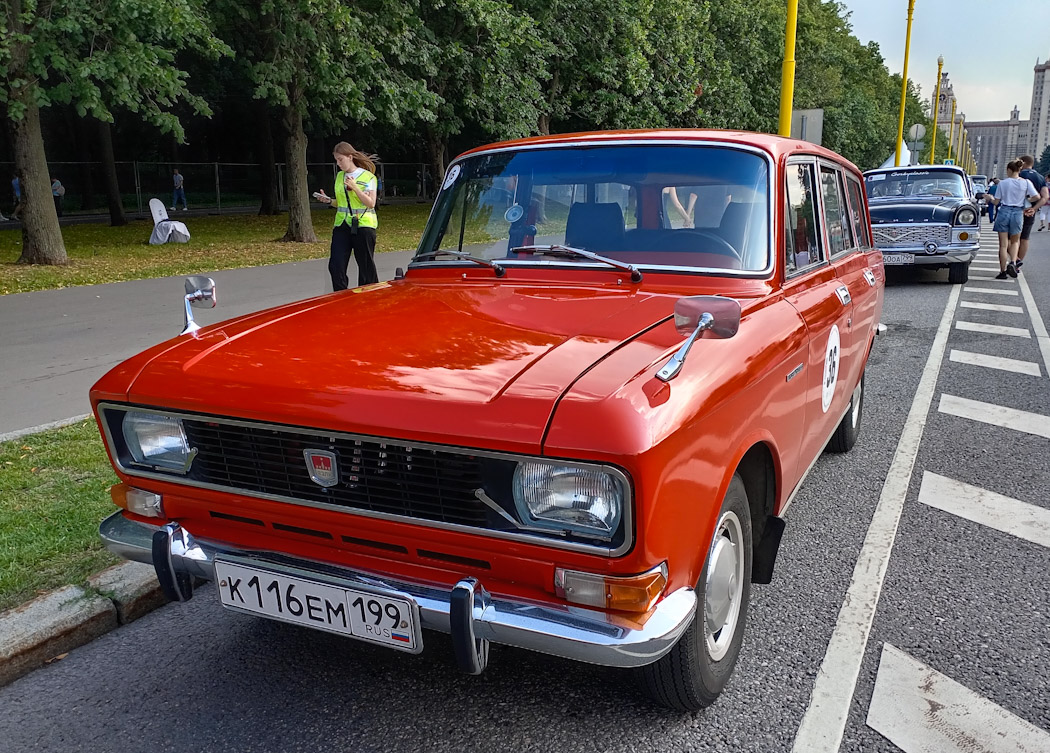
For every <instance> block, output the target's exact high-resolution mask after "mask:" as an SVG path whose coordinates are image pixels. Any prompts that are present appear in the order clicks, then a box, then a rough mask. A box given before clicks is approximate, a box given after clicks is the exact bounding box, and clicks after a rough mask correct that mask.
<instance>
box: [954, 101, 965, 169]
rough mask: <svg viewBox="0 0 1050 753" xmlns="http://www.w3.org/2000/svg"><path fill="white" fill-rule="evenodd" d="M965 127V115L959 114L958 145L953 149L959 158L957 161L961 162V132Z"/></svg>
mask: <svg viewBox="0 0 1050 753" xmlns="http://www.w3.org/2000/svg"><path fill="white" fill-rule="evenodd" d="M965 126H966V113H960V114H959V144H958V146H957V147H956V149H955V153H956V154H957V155H958V156H959V160H960V161H961V160H962V145H963V131H964V130H965Z"/></svg>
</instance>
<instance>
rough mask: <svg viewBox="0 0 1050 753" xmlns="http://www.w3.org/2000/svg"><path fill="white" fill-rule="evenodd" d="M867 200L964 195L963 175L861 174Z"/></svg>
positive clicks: (923, 172)
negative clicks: (865, 187)
mask: <svg viewBox="0 0 1050 753" xmlns="http://www.w3.org/2000/svg"><path fill="white" fill-rule="evenodd" d="M864 184H865V185H866V186H867V189H868V198H869V199H885V198H893V197H897V196H955V197H957V198H960V199H963V198H966V197H967V196H968V195H969V194H968V193H967V191H966V184H965V183H964V182H963V176H962V175H961V174H959V173H957V172H954V171H953V170H902V171H900V172H886V173H868V174H867V175H865V176H864Z"/></svg>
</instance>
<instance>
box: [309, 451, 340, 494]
mask: <svg viewBox="0 0 1050 753" xmlns="http://www.w3.org/2000/svg"><path fill="white" fill-rule="evenodd" d="M303 457H304V458H306V470H307V471H309V472H310V480H311V481H313V482H314V483H315V484H317V485H319V486H326V487H327V486H335V485H336V484H338V483H339V462H338V461H337V460H336V457H335V453H334V452H328V451H327V450H303Z"/></svg>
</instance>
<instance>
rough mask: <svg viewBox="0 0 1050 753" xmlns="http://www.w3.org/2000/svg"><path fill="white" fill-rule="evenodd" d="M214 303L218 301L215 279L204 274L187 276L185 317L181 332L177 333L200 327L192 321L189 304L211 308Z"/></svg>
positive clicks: (184, 332)
mask: <svg viewBox="0 0 1050 753" xmlns="http://www.w3.org/2000/svg"><path fill="white" fill-rule="evenodd" d="M216 303H218V300H217V299H216V291H215V280H213V279H211V278H210V277H205V276H204V275H192V276H190V277H187V278H186V298H185V304H186V311H185V319H184V320H183V328H182V332H181V333H179V334H183V335H185V334H186V333H187V332H196V331H197V330H199V329H200V325H199V324H197V322H195V321H193V311H192V310H191V309H190V306H196V307H197V308H209V309H213V308H215V304H216Z"/></svg>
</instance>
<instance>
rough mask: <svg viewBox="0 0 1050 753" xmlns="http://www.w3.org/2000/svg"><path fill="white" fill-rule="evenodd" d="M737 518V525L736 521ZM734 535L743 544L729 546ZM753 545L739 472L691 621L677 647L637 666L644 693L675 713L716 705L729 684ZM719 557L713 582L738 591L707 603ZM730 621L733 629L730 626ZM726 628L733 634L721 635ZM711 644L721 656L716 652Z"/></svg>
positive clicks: (717, 528)
mask: <svg viewBox="0 0 1050 753" xmlns="http://www.w3.org/2000/svg"><path fill="white" fill-rule="evenodd" d="M733 520H735V521H736V522H737V523H738V525H734V524H733V522H732V521H733ZM734 538H738V539H739V548H733V547H730V548H728V549H727V546H729V545H728V544H727V543H726V541H727V540H728V541H732V540H733V539H734ZM716 547H717V548H718V550H719V554H718V555H716ZM753 549H754V546H753V541H752V531H751V508H750V507H749V505H748V502H747V491H746V490H745V489H744V482H743V481H742V480H741V479H740V476H739V475H735V476H733V480H732V481H731V482H730V484H729V490H728V491H727V492H726V496H725V499H724V500H723V501H722V509H721V510H720V511H719V513H718V523H717V524H716V526H715V535H714V537H713V538H712V540H711V541H710V542H709V546H708V548H707V556H706V558H705V561H704V569H703V572H702V573H701V575H700V581H699V583H697V585H696V598H697V607H696V614H695V615H694V616H693V621H692V623H691V624H690V625H689V627H688V628H687V629H686V631H685V633H684V634H683V635H682V637H681V638H680V639H679V641H678V643H676V644H675V646H674V648H672V649H671V650H670V651H669V652H668V653H667V654H665V655H664V656H663V657H662V658H661V659H660V660H659V661H657V662H656V663H654V664H649V665H648V666H645V667H641V668H640V669H638V670H637V672H638V679H639V683H640V685H641V688H642V691H643V692H644V693H645V694H646V695H647V696H649V698H651V699H652V700H653V701H655V702H656V703H658V704H660V705H661V706H666V707H667V708H670V709H674V710H676V711H689V712H696V711H699V710H700V709H703V708H706V707H707V706H710V705H711V704H712V703H714V702H715V700H717V698H718V696H719V695H720V694H721V693H722V690H723V689H724V688H725V686H726V683H728V682H729V677H730V676H731V675H732V674H733V668H734V667H735V666H736V660H737V657H738V656H739V655H740V644H741V642H742V641H743V639H744V626H745V624H746V622H747V606H748V600H749V599H750V597H751V564H752V560H753ZM734 553H735V555H736V556H735V557H734V558H732V559H731V561H730V560H728V559H726V556H727V555H732V554H734ZM716 557H717V558H718V561H719V563H720V564H721V568H719V569H720V570H721V573H715V574H714V575H716V577H717V580H716V581H715V583H713V585H715V584H717V585H719V586H720V587H721V586H724V587H725V588H726V590H727V591H728V592H729V593H732V592H734V591H736V592H737V593H736V594H735V599H734V598H732V597H731V598H729V599H726V600H724V601H723V602H722V604H721V605H715V604H714V602H711V604H710V605H709V603H708V602H709V600H708V596H707V592H708V577H709V576H710V575H712V573H710V572H709V570H710V568H711V567H713V566H714V563H713V561H714V560H715V559H716ZM727 568H728V569H727ZM729 570H732V572H733V575H734V577H738V578H739V580H737V581H735V582H734V581H732V580H726V579H725V577H724V576H725V574H726V573H728V572H729ZM737 583H739V588H737ZM712 590H714V589H712ZM726 603H728V604H729V607H728V613H727V614H726V615H724V616H725V622H723V623H722V624H723V627H722V629H720V630H718V631H716V632H714V633H713V634H711V635H708V633H709V627H708V624H707V623H708V619H707V613H708V610H709V608H710V609H712V610H717V609H719V606H721V607H725V605H726ZM734 611H735V616H734ZM720 619H721V617H719V616H718V615H715V616H714V621H715V622H718V621H719V620H720ZM729 625H731V627H729V628H727V627H726V626H729ZM726 629H730V630H731V631H732V632H731V633H728V634H725V635H723V634H722V633H723V632H724V631H725V630H726ZM712 647H713V648H714V651H715V653H716V654H717V658H716V657H715V656H714V655H713V654H712Z"/></svg>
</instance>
